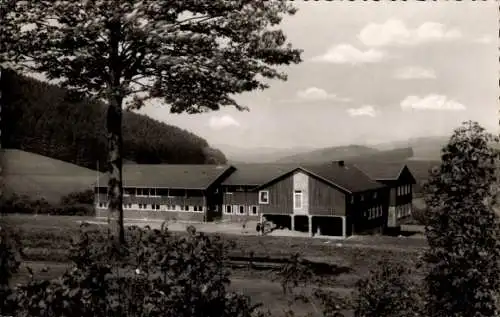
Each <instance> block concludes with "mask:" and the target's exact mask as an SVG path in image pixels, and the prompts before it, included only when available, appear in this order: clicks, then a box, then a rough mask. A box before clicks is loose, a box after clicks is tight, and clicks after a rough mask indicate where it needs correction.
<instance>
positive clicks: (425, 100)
mask: <svg viewBox="0 0 500 317" xmlns="http://www.w3.org/2000/svg"><path fill="white" fill-rule="evenodd" d="M400 106H401V109H403V111H411V110H443V111H462V110H465V109H466V107H465V106H464V105H463V104H461V103H459V102H457V101H455V100H451V99H448V97H446V96H443V95H436V94H431V95H427V96H425V97H422V98H420V97H418V96H408V97H406V98H405V99H404V100H402V101H401V103H400Z"/></svg>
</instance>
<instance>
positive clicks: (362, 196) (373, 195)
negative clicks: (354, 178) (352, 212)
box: [351, 192, 378, 204]
mask: <svg viewBox="0 0 500 317" xmlns="http://www.w3.org/2000/svg"><path fill="white" fill-rule="evenodd" d="M372 197H373V199H377V197H378V195H377V192H373V193H372ZM359 200H360V201H365V195H364V194H359ZM351 204H354V195H351Z"/></svg>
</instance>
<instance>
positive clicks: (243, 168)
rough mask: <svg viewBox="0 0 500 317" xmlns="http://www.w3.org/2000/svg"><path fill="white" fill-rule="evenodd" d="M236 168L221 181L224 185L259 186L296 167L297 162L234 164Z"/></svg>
mask: <svg viewBox="0 0 500 317" xmlns="http://www.w3.org/2000/svg"><path fill="white" fill-rule="evenodd" d="M234 167H235V168H236V170H235V171H234V172H233V173H232V174H231V175H230V176H229V177H228V178H226V180H224V181H223V182H222V185H226V186H260V185H262V184H265V183H267V182H269V181H272V180H273V179H275V178H276V177H278V176H280V175H282V174H284V173H287V172H289V171H291V170H293V169H295V168H297V167H298V164H265V163H255V164H250V163H249V164H235V165H234Z"/></svg>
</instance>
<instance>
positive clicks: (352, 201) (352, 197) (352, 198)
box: [351, 195, 354, 204]
mask: <svg viewBox="0 0 500 317" xmlns="http://www.w3.org/2000/svg"><path fill="white" fill-rule="evenodd" d="M351 204H354V195H351Z"/></svg>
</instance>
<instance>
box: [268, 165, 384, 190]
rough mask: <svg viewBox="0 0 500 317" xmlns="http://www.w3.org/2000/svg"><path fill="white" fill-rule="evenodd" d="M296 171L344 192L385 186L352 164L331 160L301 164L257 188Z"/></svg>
mask: <svg viewBox="0 0 500 317" xmlns="http://www.w3.org/2000/svg"><path fill="white" fill-rule="evenodd" d="M296 171H302V172H304V173H306V174H308V175H310V176H312V177H315V178H317V179H320V180H323V181H324V182H326V183H328V184H330V185H332V186H334V187H336V188H338V189H339V190H341V191H343V192H346V193H356V192H363V191H367V190H374V189H380V188H383V187H385V185H383V184H380V183H378V182H377V181H375V180H372V179H370V177H368V175H366V174H365V173H363V172H362V171H361V170H360V169H358V168H357V167H356V166H354V165H352V164H347V163H344V165H343V166H340V165H339V164H338V163H336V162H333V163H323V164H301V165H300V166H298V167H296V168H294V169H292V170H289V171H287V172H285V173H282V174H281V175H279V176H278V177H276V178H274V179H272V180H270V181H268V182H267V183H264V184H262V185H261V186H259V188H264V187H267V186H268V185H270V184H272V183H274V182H276V181H279V180H280V179H282V178H284V177H286V176H288V175H290V174H292V173H294V172H296Z"/></svg>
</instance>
